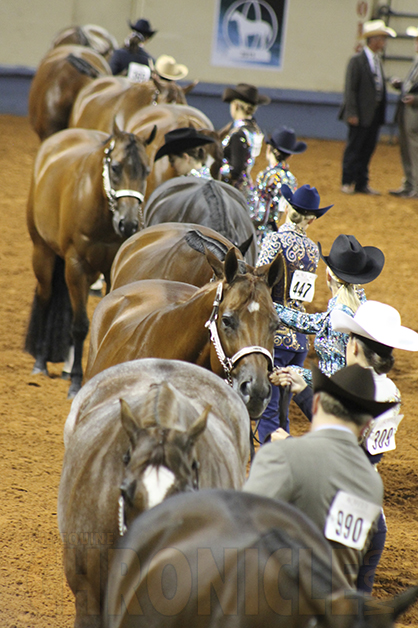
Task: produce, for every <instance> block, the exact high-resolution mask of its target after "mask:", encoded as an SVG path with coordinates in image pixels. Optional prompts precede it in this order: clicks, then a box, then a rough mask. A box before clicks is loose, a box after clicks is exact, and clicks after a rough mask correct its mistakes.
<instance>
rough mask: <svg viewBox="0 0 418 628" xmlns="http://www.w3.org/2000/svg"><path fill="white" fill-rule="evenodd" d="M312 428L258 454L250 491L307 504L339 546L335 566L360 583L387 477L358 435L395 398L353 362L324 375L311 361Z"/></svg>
mask: <svg viewBox="0 0 418 628" xmlns="http://www.w3.org/2000/svg"><path fill="white" fill-rule="evenodd" d="M313 391H314V397H313V405H312V411H313V417H312V426H311V431H310V432H309V433H308V434H305V435H304V436H301V437H299V438H286V439H284V440H276V441H274V442H272V443H268V444H267V445H264V446H263V447H261V449H260V450H259V451H258V453H257V454H256V456H255V458H254V461H253V464H252V467H251V471H250V476H249V478H248V480H247V482H246V484H245V485H244V489H243V490H244V491H248V492H251V493H256V494H259V495H265V496H266V497H270V498H273V499H281V500H283V501H285V502H288V503H290V504H293V505H294V506H296V507H297V508H299V509H300V510H302V511H303V512H304V513H305V514H306V515H307V516H308V517H310V518H311V519H312V521H313V522H314V523H315V524H316V525H317V526H318V527H319V529H320V530H321V532H323V533H324V535H325V537H326V538H327V539H328V540H329V541H330V542H331V544H332V545H333V549H334V556H335V568H336V570H339V571H340V572H342V573H343V574H345V577H346V579H347V583H348V585H349V586H350V587H352V588H355V586H356V581H357V575H358V570H359V567H360V565H361V563H362V559H363V556H364V555H365V553H366V551H367V549H368V545H369V543H370V539H371V536H372V534H373V532H374V530H375V528H376V524H377V520H378V518H379V516H380V513H381V507H382V501H383V484H382V480H381V478H380V476H379V475H378V473H376V471H375V470H374V469H373V467H372V465H371V464H370V462H369V460H368V459H367V457H366V456H365V455H364V452H363V451H362V449H361V448H360V447H359V444H358V439H359V437H360V436H361V434H362V432H363V431H364V430H365V429H366V427H367V426H368V424H369V423H370V421H371V419H372V417H376V416H379V415H380V414H382V413H383V412H384V411H385V410H387V409H389V408H390V407H392V406H393V405H395V403H396V402H395V403H394V402H384V403H383V402H377V401H375V385H374V381H373V375H372V374H371V371H370V369H365V368H363V367H361V366H359V365H358V364H354V365H352V366H347V367H344V368H342V369H340V370H339V371H337V373H335V374H334V375H332V376H331V377H330V378H328V377H326V375H324V374H323V373H321V371H320V370H319V369H318V368H316V367H313Z"/></svg>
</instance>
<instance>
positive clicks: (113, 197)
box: [102, 139, 144, 227]
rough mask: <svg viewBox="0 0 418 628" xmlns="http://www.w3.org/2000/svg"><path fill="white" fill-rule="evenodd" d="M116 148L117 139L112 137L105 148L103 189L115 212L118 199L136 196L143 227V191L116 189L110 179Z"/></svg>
mask: <svg viewBox="0 0 418 628" xmlns="http://www.w3.org/2000/svg"><path fill="white" fill-rule="evenodd" d="M114 148H115V140H114V139H112V140H111V142H110V144H109V146H108V147H107V148H105V150H104V157H103V172H102V174H103V189H104V191H105V194H106V198H107V200H108V203H109V209H110V211H111V212H112V214H113V213H114V212H115V210H116V205H117V202H118V199H120V198H124V197H127V196H130V197H131V198H136V199H137V201H138V203H139V208H138V211H139V218H140V220H141V226H142V227H143V226H144V215H143V212H142V203H143V202H144V195H143V194H141V192H137V190H114V189H113V188H112V182H111V180H110V162H111V158H110V155H111V153H112V151H113V149H114Z"/></svg>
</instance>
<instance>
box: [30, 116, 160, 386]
mask: <svg viewBox="0 0 418 628" xmlns="http://www.w3.org/2000/svg"><path fill="white" fill-rule="evenodd" d="M149 141H152V135H151V138H149ZM145 145H146V142H144V141H142V140H140V139H139V138H138V137H136V136H135V135H133V134H131V133H126V132H123V131H120V130H119V129H118V128H117V125H116V124H115V126H114V129H113V134H112V135H111V136H110V137H109V136H108V135H106V134H105V133H102V132H101V131H92V130H88V129H65V130H64V131H60V132H59V133H55V134H54V135H52V136H51V137H49V138H48V139H46V140H45V141H44V142H43V144H42V145H41V148H40V149H39V152H38V155H37V157H36V160H35V166H34V171H33V177H32V185H31V190H30V194H29V200H28V207H27V224H28V229H29V234H30V237H31V239H32V242H33V255H32V265H33V270H34V273H35V276H36V279H37V286H36V293H35V298H34V303H33V308H32V315H31V320H30V324H29V329H28V333H27V339H26V346H25V348H26V350H27V351H28V352H29V353H30V354H31V355H33V357H34V358H35V360H36V361H35V366H34V372H35V373H47V362H62V361H65V360H66V359H67V355H68V350H69V347H70V345H71V344H73V345H74V362H73V366H72V370H71V386H70V391H69V396H70V397H71V396H74V395H75V394H76V393H77V392H78V390H79V389H80V387H81V382H82V377H83V371H82V362H81V361H82V353H83V345H84V340H85V338H86V335H87V331H88V328H89V319H88V317H87V311H86V306H87V299H88V294H89V287H90V286H91V284H92V283H94V282H95V281H96V280H97V279H98V277H99V274H100V273H103V274H104V276H105V279H106V282H107V283H108V285H110V282H109V275H110V267H111V265H112V262H113V259H114V257H115V255H116V252H117V250H118V248H119V247H120V245H121V244H122V242H123V241H124V240H125V239H126V238H128V237H129V236H130V235H132V234H133V233H135V232H136V231H137V230H138V228H139V223H140V212H141V204H142V201H143V199H144V193H145V189H146V179H147V175H148V173H149V165H148V158H147V155H146V152H145Z"/></svg>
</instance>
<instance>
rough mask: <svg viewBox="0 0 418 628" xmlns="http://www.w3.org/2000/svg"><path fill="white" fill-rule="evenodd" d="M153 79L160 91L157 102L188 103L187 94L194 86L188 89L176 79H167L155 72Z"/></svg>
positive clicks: (170, 103)
mask: <svg viewBox="0 0 418 628" xmlns="http://www.w3.org/2000/svg"><path fill="white" fill-rule="evenodd" d="M152 80H153V81H154V84H155V86H156V88H157V91H158V96H157V103H158V104H161V103H164V104H168V105H187V100H186V94H187V93H188V91H190V90H191V89H193V88H192V87H191V88H190V89H189V90H188V91H186V90H187V88H184V89H183V87H181V86H180V85H178V84H177V83H176V81H167V80H165V79H162V78H160V77H157V76H156V75H155V73H154V74H153V76H152Z"/></svg>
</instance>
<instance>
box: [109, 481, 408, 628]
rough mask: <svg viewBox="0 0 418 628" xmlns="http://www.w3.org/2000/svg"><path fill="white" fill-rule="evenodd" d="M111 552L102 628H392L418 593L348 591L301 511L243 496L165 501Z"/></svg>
mask: <svg viewBox="0 0 418 628" xmlns="http://www.w3.org/2000/svg"><path fill="white" fill-rule="evenodd" d="M112 554H113V562H112V565H111V569H110V574H109V580H108V593H107V603H106V606H105V608H106V611H107V614H106V617H105V628H142V627H143V626H146V627H147V628H159V627H160V626H164V628H184V627H185V626H188V627H189V626H190V627H191V626H193V628H261V627H264V626H265V627H268V628H391V627H393V626H394V622H395V620H396V619H397V617H398V616H399V615H400V614H401V613H403V612H404V611H405V610H406V609H407V608H408V606H410V605H411V604H413V603H414V601H415V600H416V597H417V594H418V587H411V588H410V589H408V590H407V591H405V592H404V593H402V594H401V595H399V596H398V597H396V598H392V599H390V600H377V599H376V598H371V597H367V596H365V595H364V594H362V593H359V592H357V591H353V590H350V589H348V587H347V582H346V580H345V577H344V576H343V575H342V574H339V573H335V572H334V570H333V564H332V549H331V546H330V544H329V543H328V542H327V541H326V540H325V538H324V536H323V534H322V533H321V531H320V530H318V529H317V528H316V526H315V525H314V524H313V523H312V522H311V521H310V520H309V519H308V518H307V517H305V516H304V515H303V513H302V512H300V511H299V510H297V509H296V508H294V507H293V506H291V505H289V504H286V503H284V502H280V501H278V500H271V499H268V498H266V497H260V496H258V495H252V494H250V493H244V492H239V491H224V490H205V491H199V492H198V493H193V494H187V495H186V494H183V495H176V496H173V497H170V498H169V499H167V500H166V501H164V502H163V503H162V504H160V505H158V506H156V508H153V509H152V510H150V511H149V512H147V513H144V514H143V515H141V517H138V519H137V520H136V521H135V522H133V524H132V525H131V527H130V529H129V531H128V533H127V534H126V536H125V537H123V538H122V539H121V541H120V543H119V546H118V547H117V548H116V550H115V551H113V552H112Z"/></svg>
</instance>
